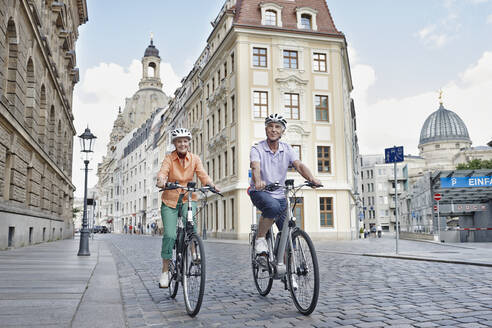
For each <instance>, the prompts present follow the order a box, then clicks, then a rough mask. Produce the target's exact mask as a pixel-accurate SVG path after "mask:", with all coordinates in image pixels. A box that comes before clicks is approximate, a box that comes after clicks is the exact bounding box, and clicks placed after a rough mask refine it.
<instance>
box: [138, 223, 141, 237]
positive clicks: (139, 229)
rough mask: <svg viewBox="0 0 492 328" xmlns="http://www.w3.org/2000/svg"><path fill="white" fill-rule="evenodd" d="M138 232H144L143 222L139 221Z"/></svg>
mask: <svg viewBox="0 0 492 328" xmlns="http://www.w3.org/2000/svg"><path fill="white" fill-rule="evenodd" d="M138 234H139V235H140V234H142V223H140V222H139V223H138Z"/></svg>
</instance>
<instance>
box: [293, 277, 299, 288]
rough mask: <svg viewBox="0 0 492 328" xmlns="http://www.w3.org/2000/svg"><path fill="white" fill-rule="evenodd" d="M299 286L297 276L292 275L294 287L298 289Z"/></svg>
mask: <svg viewBox="0 0 492 328" xmlns="http://www.w3.org/2000/svg"><path fill="white" fill-rule="evenodd" d="M298 288H299V285H297V279H296V277H294V276H292V289H293V290H297V289H298Z"/></svg>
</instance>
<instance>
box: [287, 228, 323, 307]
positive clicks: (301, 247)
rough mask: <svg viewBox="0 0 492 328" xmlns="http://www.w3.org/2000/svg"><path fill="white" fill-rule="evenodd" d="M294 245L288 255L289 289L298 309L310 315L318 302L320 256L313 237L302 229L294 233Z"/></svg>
mask: <svg viewBox="0 0 492 328" xmlns="http://www.w3.org/2000/svg"><path fill="white" fill-rule="evenodd" d="M292 245H293V248H294V249H289V253H288V254H289V256H288V257H287V281H288V284H289V290H290V294H291V295H292V299H293V300H294V304H295V306H296V308H297V310H299V312H301V313H302V314H304V315H309V314H311V313H312V312H313V311H314V309H315V308H316V305H317V304H318V296H319V268H318V257H317V256H316V251H315V250H314V245H313V242H312V241H311V238H309V235H308V234H307V233H306V232H304V231H302V230H300V229H299V230H296V231H294V232H293V233H292Z"/></svg>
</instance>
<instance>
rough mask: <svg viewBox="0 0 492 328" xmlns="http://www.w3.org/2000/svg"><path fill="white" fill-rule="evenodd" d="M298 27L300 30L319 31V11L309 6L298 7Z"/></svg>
mask: <svg viewBox="0 0 492 328" xmlns="http://www.w3.org/2000/svg"><path fill="white" fill-rule="evenodd" d="M296 14H297V28H298V29H300V30H312V31H317V30H318V25H317V23H316V15H317V14H318V11H317V10H316V9H313V8H309V7H301V8H296Z"/></svg>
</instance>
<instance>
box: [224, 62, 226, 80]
mask: <svg viewBox="0 0 492 328" xmlns="http://www.w3.org/2000/svg"><path fill="white" fill-rule="evenodd" d="M226 77H227V61H226V62H225V63H224V78H226Z"/></svg>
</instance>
